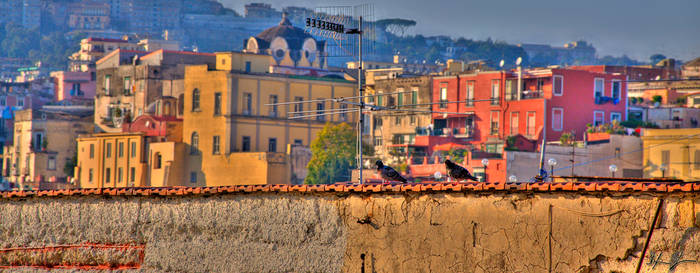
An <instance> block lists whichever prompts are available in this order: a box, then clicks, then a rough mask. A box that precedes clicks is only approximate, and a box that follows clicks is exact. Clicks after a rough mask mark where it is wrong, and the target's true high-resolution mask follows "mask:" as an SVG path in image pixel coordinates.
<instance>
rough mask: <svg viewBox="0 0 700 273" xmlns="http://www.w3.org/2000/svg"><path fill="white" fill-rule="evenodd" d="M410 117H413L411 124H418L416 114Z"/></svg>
mask: <svg viewBox="0 0 700 273" xmlns="http://www.w3.org/2000/svg"><path fill="white" fill-rule="evenodd" d="M410 117H411V121H410V122H411V125H416V120H417V119H416V115H411V116H410Z"/></svg>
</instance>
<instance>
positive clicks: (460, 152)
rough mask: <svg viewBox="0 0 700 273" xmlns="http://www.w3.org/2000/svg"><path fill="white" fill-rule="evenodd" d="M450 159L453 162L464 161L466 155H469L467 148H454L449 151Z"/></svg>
mask: <svg viewBox="0 0 700 273" xmlns="http://www.w3.org/2000/svg"><path fill="white" fill-rule="evenodd" d="M447 155H448V156H449V157H450V160H452V161H453V162H464V156H466V155H467V150H465V149H453V150H450V151H449V152H447Z"/></svg>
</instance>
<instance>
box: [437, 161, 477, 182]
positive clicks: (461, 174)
mask: <svg viewBox="0 0 700 273" xmlns="http://www.w3.org/2000/svg"><path fill="white" fill-rule="evenodd" d="M445 167H447V173H448V174H449V175H450V177H452V178H454V179H456V180H458V181H459V180H461V179H469V180H474V181H479V179H477V178H476V177H474V176H472V174H470V173H469V171H467V169H465V168H462V166H459V165H457V164H455V163H453V162H452V161H450V160H445Z"/></svg>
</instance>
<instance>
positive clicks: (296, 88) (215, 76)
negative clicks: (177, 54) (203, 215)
mask: <svg viewBox="0 0 700 273" xmlns="http://www.w3.org/2000/svg"><path fill="white" fill-rule="evenodd" d="M269 61H270V56H267V55H258V54H250V53H234V52H227V53H217V55H216V66H215V67H214V68H210V67H208V66H207V65H197V66H188V67H187V68H186V69H185V105H184V108H185V111H184V125H183V138H184V142H185V144H186V145H187V149H188V151H186V152H187V154H188V155H189V156H188V157H187V158H188V163H187V164H186V166H187V169H186V171H185V176H186V177H187V179H188V185H197V186H218V185H231V184H232V183H234V184H266V183H270V184H278V183H281V184H286V183H289V181H290V178H289V167H288V164H287V163H285V162H286V160H284V158H285V156H284V154H282V153H281V152H284V149H286V148H285V147H287V145H288V144H297V145H306V146H308V145H309V144H310V142H311V140H312V139H313V138H314V137H315V136H316V134H317V133H318V131H320V130H321V129H322V127H323V126H324V124H325V123H326V122H343V121H347V122H353V121H354V120H355V119H356V116H355V115H354V114H353V113H343V114H336V115H328V116H319V117H313V118H304V119H298V120H289V119H287V117H288V115H287V113H288V112H291V111H303V110H318V111H323V110H325V109H334V108H338V109H345V108H348V105H347V104H340V103H337V102H331V101H319V102H313V103H304V104H295V105H279V106H266V105H265V104H268V103H279V102H286V101H302V100H311V99H319V98H333V97H350V96H355V95H356V93H357V92H356V84H355V83H353V82H350V81H346V80H343V79H337V78H330V77H310V76H294V75H281V74H271V73H267V68H268V67H269V66H270V63H269ZM309 114H311V113H309Z"/></svg>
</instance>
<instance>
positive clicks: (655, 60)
mask: <svg viewBox="0 0 700 273" xmlns="http://www.w3.org/2000/svg"><path fill="white" fill-rule="evenodd" d="M665 59H666V56H664V55H663V54H654V55H651V56H650V57H649V60H650V61H651V64H652V65H655V64H657V63H659V62H660V61H663V60H665Z"/></svg>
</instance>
